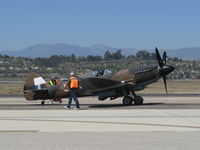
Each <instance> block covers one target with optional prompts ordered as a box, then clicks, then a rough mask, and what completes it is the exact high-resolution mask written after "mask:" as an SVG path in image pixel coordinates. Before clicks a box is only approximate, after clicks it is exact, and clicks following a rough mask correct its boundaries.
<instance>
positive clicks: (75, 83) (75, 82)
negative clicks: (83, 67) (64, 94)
mask: <svg viewBox="0 0 200 150" xmlns="http://www.w3.org/2000/svg"><path fill="white" fill-rule="evenodd" d="M69 87H70V89H72V88H78V87H79V85H78V79H77V78H76V77H71V78H70V85H69Z"/></svg>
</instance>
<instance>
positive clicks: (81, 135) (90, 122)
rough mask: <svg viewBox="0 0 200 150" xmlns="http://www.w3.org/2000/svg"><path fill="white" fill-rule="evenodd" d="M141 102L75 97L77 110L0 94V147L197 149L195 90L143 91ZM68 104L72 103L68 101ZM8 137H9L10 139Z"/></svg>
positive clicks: (199, 120) (199, 125) (199, 105)
mask: <svg viewBox="0 0 200 150" xmlns="http://www.w3.org/2000/svg"><path fill="white" fill-rule="evenodd" d="M144 99H145V103H144V105H141V106H136V105H131V106H123V105H122V104H121V99H117V100H115V101H103V102H101V101H98V100H97V99H96V97H86V98H80V99H79V101H80V104H81V110H80V111H76V110H65V109H64V108H63V106H64V104H66V102H67V101H66V100H65V101H64V104H55V105H52V104H47V105H44V106H41V105H40V101H30V102H29V101H25V100H24V99H23V98H22V97H17V98H15V97H11V98H9V97H2V98H0V140H1V142H0V147H1V148H2V149H4V150H7V149H20V150H21V149H24V150H25V149H26V150H27V149H28V150H29V149H39V150H40V149H41V150H42V149H62V150H63V149H73V150H74V149H75V150H76V149H87V150H88V149H89V150H90V149H91V150H93V149H95V150H100V149H105V150H107V149H115V150H116V149H117V150H118V149H119V150H121V149H127V150H132V149H139V150H144V149H156V150H157V149H164V150H173V149H174V150H175V149H194V150H195V149H199V146H200V143H199V138H200V99H199V97H197V96H187V97H186V96H164V97H162V96H145V97H144ZM72 108H74V105H73V106H72ZM11 141H12V142H11Z"/></svg>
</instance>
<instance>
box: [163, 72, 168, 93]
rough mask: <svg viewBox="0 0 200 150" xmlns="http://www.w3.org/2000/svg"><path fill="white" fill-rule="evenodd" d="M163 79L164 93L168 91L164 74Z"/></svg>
mask: <svg viewBox="0 0 200 150" xmlns="http://www.w3.org/2000/svg"><path fill="white" fill-rule="evenodd" d="M163 81H164V85H165V91H166V94H168V91H167V82H166V75H163Z"/></svg>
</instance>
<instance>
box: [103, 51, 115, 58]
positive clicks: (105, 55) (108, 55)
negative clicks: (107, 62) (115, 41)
mask: <svg viewBox="0 0 200 150" xmlns="http://www.w3.org/2000/svg"><path fill="white" fill-rule="evenodd" d="M112 58H113V55H112V54H111V53H110V52H109V51H106V52H105V53H104V59H112Z"/></svg>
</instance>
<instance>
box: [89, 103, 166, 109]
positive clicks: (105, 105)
mask: <svg viewBox="0 0 200 150" xmlns="http://www.w3.org/2000/svg"><path fill="white" fill-rule="evenodd" d="M163 104H165V103H144V104H143V105H134V104H133V105H128V106H125V105H123V104H98V105H91V104H90V105H89V106H88V107H89V108H111V107H113V108H116V107H140V106H150V105H151V106H153V105H163Z"/></svg>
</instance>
